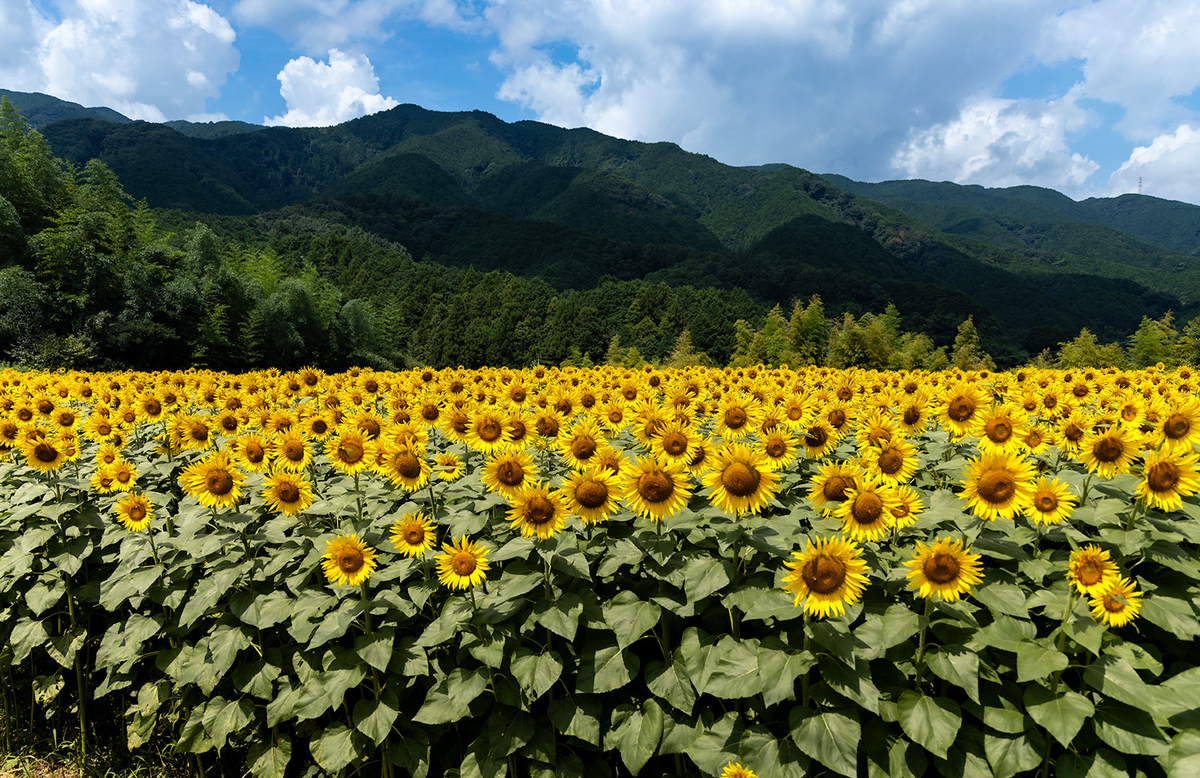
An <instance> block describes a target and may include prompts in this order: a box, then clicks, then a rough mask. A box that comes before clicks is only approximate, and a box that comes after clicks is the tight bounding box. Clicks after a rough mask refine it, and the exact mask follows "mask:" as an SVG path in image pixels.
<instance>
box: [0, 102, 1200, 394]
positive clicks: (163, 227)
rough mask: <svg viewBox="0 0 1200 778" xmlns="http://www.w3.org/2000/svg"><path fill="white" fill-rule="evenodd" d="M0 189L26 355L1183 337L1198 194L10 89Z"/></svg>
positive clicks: (419, 115) (1, 137)
mask: <svg viewBox="0 0 1200 778" xmlns="http://www.w3.org/2000/svg"><path fill="white" fill-rule="evenodd" d="M18 109H19V110H18ZM22 112H24V113H25V114H26V115H28V116H32V117H35V121H33V122H30V121H27V120H26V119H25V118H24V117H23V116H22ZM835 183H836V184H837V185H836V186H835ZM906 186H908V187H909V188H907V189H906V188H905V187H906ZM956 191H957V192H961V193H962V194H963V197H962V199H961V202H956V201H954V198H953V196H952V195H953V193H954V192H956ZM867 196H870V197H876V198H878V199H879V201H876V200H869V199H866V197H867ZM0 197H2V198H3V199H0V266H2V267H3V269H2V270H0V359H7V360H10V361H14V362H17V363H20V364H26V365H31V366H39V367H57V366H73V367H91V368H101V367H102V368H114V367H134V368H145V369H149V368H175V367H184V366H188V365H195V366H200V367H210V368H216V369H229V370H244V369H249V368H254V367H262V366H277V367H281V368H295V367H299V366H302V365H305V364H314V365H318V366H320V367H323V368H326V369H330V370H339V369H343V368H345V367H347V366H349V365H352V364H361V365H374V366H377V367H390V366H395V367H404V366H408V365H417V364H422V365H432V366H437V367H442V366H453V365H464V366H470V367H476V366H481V365H513V366H517V365H528V364H533V363H552V364H558V363H563V362H569V363H574V364H581V365H582V364H587V363H595V362H602V361H609V362H616V363H621V364H629V365H636V364H641V363H642V362H644V361H649V362H654V363H661V364H675V365H686V364H717V365H721V364H729V363H731V362H732V363H735V364H757V363H760V362H761V363H765V364H779V363H783V362H786V363H788V364H792V365H799V364H830V365H834V366H839V367H841V366H848V365H862V366H868V367H877V368H885V367H910V368H937V367H939V366H944V365H947V364H960V365H963V366H974V365H986V364H989V363H993V362H994V364H996V365H997V366H999V367H1006V366H1011V365H1016V364H1022V363H1025V362H1029V361H1032V360H1034V359H1040V360H1041V361H1051V360H1054V359H1056V358H1058V357H1059V356H1060V354H1059V353H1058V352H1059V349H1060V344H1067V346H1068V348H1067V349H1066V350H1065V351H1064V352H1063V354H1062V355H1061V356H1062V358H1063V359H1064V360H1065V361H1068V360H1070V359H1082V358H1086V359H1092V360H1100V361H1103V362H1105V363H1121V364H1124V363H1125V362H1129V363H1131V364H1134V365H1137V364H1142V363H1143V362H1144V360H1145V359H1150V358H1151V356H1153V357H1155V358H1154V359H1152V361H1151V362H1150V363H1149V364H1154V363H1155V362H1157V361H1167V362H1170V361H1180V360H1181V361H1189V362H1190V361H1194V359H1195V356H1194V354H1193V353H1192V352H1193V350H1194V349H1193V345H1192V344H1193V343H1194V342H1195V340H1196V338H1195V337H1194V335H1196V332H1194V327H1193V326H1192V325H1191V324H1189V323H1188V322H1189V320H1190V319H1191V318H1192V317H1193V316H1194V315H1195V313H1196V304H1197V301H1198V300H1200V258H1198V257H1197V256H1196V253H1197V252H1198V251H1200V247H1198V246H1197V245H1195V240H1194V238H1195V236H1196V235H1197V234H1198V233H1200V208H1195V207H1193V206H1188V205H1185V204H1182V203H1175V202H1171V201H1164V200H1156V199H1154V198H1142V197H1136V196H1134V197H1132V199H1130V197H1131V196H1126V197H1125V198H1118V199H1117V200H1116V201H1085V202H1084V203H1075V202H1074V201H1071V200H1069V199H1067V198H1063V197H1062V196H1061V195H1057V193H1053V192H1050V191H1049V190H1039V189H1032V188H1028V187H1026V188H1019V189H1018V190H982V189H980V188H978V187H958V186H955V185H952V184H929V183H928V182H891V183H889V184H858V183H856V182H852V181H849V180H848V179H841V178H838V177H833V176H826V177H819V176H816V175H813V174H811V173H809V172H806V171H804V170H800V169H798V168H794V167H790V166H787V165H769V166H761V167H754V168H739V167H731V166H727V165H723V164H721V163H719V162H717V161H715V160H713V159H711V158H709V157H705V156H702V155H697V154H691V153H688V152H684V151H683V150H681V149H680V148H679V147H677V146H675V145H673V144H668V143H654V144H646V143H638V142H632V141H623V140H618V139H615V138H611V137H608V136H605V135H601V134H600V133H597V132H594V131H591V130H586V129H580V130H563V129H560V128H557V127H552V126H549V125H545V124H540V123H537V122H517V123H513V124H507V123H505V122H502V121H500V120H499V119H496V118H495V117H493V116H491V115H489V114H486V113H482V112H470V113H436V112H431V111H426V110H424V109H421V108H419V107H417V106H411V105H405V106H400V107H398V108H395V109H393V110H391V111H387V112H384V113H380V114H375V115H373V116H369V117H364V118H361V119H357V120H354V121H351V122H347V123H345V124H342V125H338V126H335V127H329V128H318V129H287V128H262V127H258V126H256V125H249V124H245V123H241V122H220V123H214V124H193V123H187V122H171V123H169V125H162V124H152V123H146V122H132V121H129V120H128V119H127V118H126V117H123V116H120V114H116V113H115V112H112V111H110V110H109V109H99V108H84V107H82V106H78V105H75V104H71V103H64V102H63V101H59V100H56V99H55V98H52V97H48V96H45V95H29V94H23V93H15V92H7V93H5V97H4V100H3V105H2V107H0ZM1056 198H1059V199H1056ZM1063 201H1065V202H1063ZM1122 201H1125V203H1124V204H1122ZM1189 230H1190V231H1191V232H1190V235H1191V236H1192V238H1193V240H1192V242H1191V243H1189V241H1188V237H1187V236H1188V234H1189V232H1188V231H1189ZM1073 338H1074V340H1072V339H1073ZM1081 339H1082V340H1081ZM1151 341H1153V342H1151ZM1104 342H1108V343H1109V344H1110V345H1109V346H1105V347H1102V346H1101V345H1100V344H1101V343H1104ZM1089 344H1090V345H1089ZM1120 344H1127V345H1128V349H1125V348H1123V347H1122V345H1120ZM1072 346H1074V350H1073V351H1072V350H1071V348H1072ZM1081 355H1083V356H1081Z"/></svg>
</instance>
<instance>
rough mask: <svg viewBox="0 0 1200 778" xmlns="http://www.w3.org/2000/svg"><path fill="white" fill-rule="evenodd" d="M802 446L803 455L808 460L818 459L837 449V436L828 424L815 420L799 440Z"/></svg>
mask: <svg viewBox="0 0 1200 778" xmlns="http://www.w3.org/2000/svg"><path fill="white" fill-rule="evenodd" d="M800 443H801V445H803V446H804V455H805V456H807V457H808V458H809V459H820V458H821V457H823V456H825V455H826V454H829V453H830V452H832V451H833V449H834V448H836V447H837V443H838V434H837V433H836V432H834V430H833V429H832V428H831V427H830V426H829V424H828V422H825V421H822V420H819V419H818V420H816V421H813V422H811V423H810V424H809V425H808V427H807V428H806V429H805V431H804V433H803V436H802V437H801V438H800Z"/></svg>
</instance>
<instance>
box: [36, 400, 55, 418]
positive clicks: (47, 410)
mask: <svg viewBox="0 0 1200 778" xmlns="http://www.w3.org/2000/svg"><path fill="white" fill-rule="evenodd" d="M53 411H54V403H52V402H50V401H49V400H41V401H40V402H38V413H40V414H42V415H44V416H49V415H50V414H51V413H52V412H53Z"/></svg>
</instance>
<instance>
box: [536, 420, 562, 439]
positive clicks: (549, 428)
mask: <svg viewBox="0 0 1200 778" xmlns="http://www.w3.org/2000/svg"><path fill="white" fill-rule="evenodd" d="M536 429H537V434H539V435H541V436H542V437H543V438H554V437H558V421H557V420H556V419H555V418H554V417H552V416H543V417H542V418H540V419H538V420H537V425H536Z"/></svg>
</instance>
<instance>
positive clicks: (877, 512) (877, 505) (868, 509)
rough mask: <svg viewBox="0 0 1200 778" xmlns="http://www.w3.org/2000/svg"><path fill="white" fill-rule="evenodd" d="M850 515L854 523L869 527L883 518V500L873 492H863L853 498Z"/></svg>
mask: <svg viewBox="0 0 1200 778" xmlns="http://www.w3.org/2000/svg"><path fill="white" fill-rule="evenodd" d="M850 513H851V515H852V516H854V521H855V523H857V524H860V525H863V526H870V525H872V524H874V523H875V522H877V521H879V520H880V518H882V517H883V500H881V499H879V495H877V494H875V493H874V492H863V493H862V494H860V495H858V496H857V497H855V498H854V504H853V505H851V506H850Z"/></svg>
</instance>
